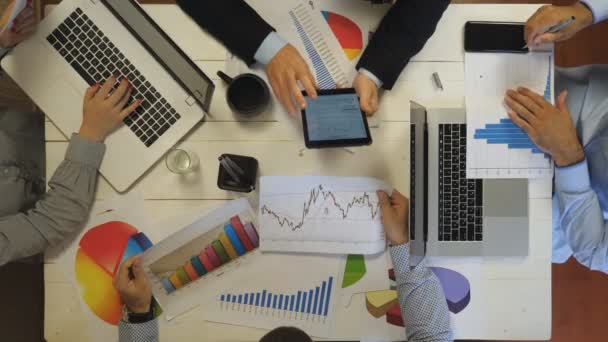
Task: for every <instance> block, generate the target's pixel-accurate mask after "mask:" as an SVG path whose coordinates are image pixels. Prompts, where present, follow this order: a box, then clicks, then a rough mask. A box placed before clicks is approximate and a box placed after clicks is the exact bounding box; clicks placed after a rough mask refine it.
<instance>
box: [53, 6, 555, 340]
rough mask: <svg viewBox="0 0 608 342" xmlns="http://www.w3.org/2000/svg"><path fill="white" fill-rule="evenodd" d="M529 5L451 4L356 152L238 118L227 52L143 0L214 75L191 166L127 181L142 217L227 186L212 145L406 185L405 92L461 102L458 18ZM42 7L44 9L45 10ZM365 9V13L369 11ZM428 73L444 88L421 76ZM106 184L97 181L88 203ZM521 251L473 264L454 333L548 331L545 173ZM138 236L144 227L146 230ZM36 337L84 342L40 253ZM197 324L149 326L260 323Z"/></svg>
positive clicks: (274, 119)
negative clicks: (465, 305) (314, 147)
mask: <svg viewBox="0 0 608 342" xmlns="http://www.w3.org/2000/svg"><path fill="white" fill-rule="evenodd" d="M370 6H371V5H370ZM537 7H538V5H452V6H450V8H449V9H448V11H447V12H446V14H445V15H444V17H443V19H442V20H441V22H440V24H439V26H438V28H437V32H436V34H435V36H434V37H433V38H432V39H431V40H430V41H429V42H428V43H427V45H426V47H425V49H424V50H423V51H422V52H421V53H420V54H419V55H418V56H416V57H415V58H414V61H412V62H411V63H410V64H409V66H408V67H407V69H406V71H405V72H404V73H403V74H402V76H401V77H400V79H399V81H398V83H397V85H396V86H395V88H394V90H393V91H391V92H389V93H385V94H384V96H383V98H382V100H381V105H380V113H379V114H378V115H380V119H381V124H380V126H379V127H378V128H373V129H372V136H373V138H374V144H373V145H372V146H370V147H366V148H360V149H356V152H355V153H354V154H351V153H349V152H346V151H345V150H342V149H337V150H323V151H311V150H305V151H303V153H301V150H302V148H303V147H304V143H303V141H302V140H301V138H300V136H299V135H294V134H293V133H294V131H293V130H292V129H290V128H286V125H285V122H284V120H280V118H279V117H278V115H279V114H276V113H271V112H269V113H265V114H262V115H260V116H258V117H255V118H252V119H249V120H242V118H240V117H238V116H236V115H234V114H233V113H232V112H231V111H230V110H229V108H228V106H227V104H226V100H225V86H224V85H223V83H222V82H221V81H220V80H219V79H218V78H217V77H216V76H215V74H216V71H217V70H224V69H225V60H226V55H227V52H226V50H225V48H223V47H222V46H221V45H220V44H218V43H217V42H216V41H214V40H213V39H212V38H210V37H209V36H208V35H207V34H206V33H204V32H202V31H201V30H200V29H199V28H198V27H197V26H196V25H195V24H194V23H193V22H192V21H190V20H189V19H188V18H187V17H185V15H184V14H183V13H181V11H180V10H179V9H178V8H177V6H174V5H146V6H144V8H145V9H146V11H148V13H149V14H150V15H151V16H152V17H153V18H154V19H155V20H156V21H157V22H158V23H159V25H160V26H161V27H162V28H163V29H164V30H165V31H166V32H167V33H168V34H169V35H170V36H171V37H172V38H173V39H174V40H175V41H176V43H177V44H178V45H179V46H180V47H181V48H182V49H183V50H184V51H185V52H186V54H188V55H189V56H190V58H192V59H193V60H194V61H195V62H196V63H197V65H199V67H200V68H201V69H202V70H203V71H204V72H205V73H206V74H207V75H209V76H210V77H211V78H212V79H214V82H215V84H216V87H217V88H216V93H215V95H214V99H213V103H212V106H211V110H210V112H211V115H210V116H208V118H207V121H206V122H204V123H202V124H201V125H200V126H199V127H197V128H195V129H194V130H193V131H192V133H191V134H189V135H188V136H187V137H186V138H185V139H184V140H183V141H182V142H180V144H183V145H186V146H188V147H189V148H191V149H194V150H195V151H197V153H198V155H199V157H200V160H201V168H200V171H199V172H198V173H197V174H196V175H194V176H193V177H189V178H188V179H187V180H186V179H184V178H182V177H180V176H178V175H174V174H172V173H171V172H169V171H168V170H167V168H166V167H165V165H164V162H163V161H161V162H160V163H157V165H155V166H154V167H153V168H152V169H151V171H150V172H149V173H148V174H147V175H146V176H145V177H144V178H142V179H141V180H140V181H139V182H138V183H137V184H136V185H135V187H134V188H133V189H132V191H137V192H140V193H142V194H143V196H144V198H145V199H146V209H147V210H149V213H150V215H151V219H152V220H162V219H163V218H166V217H173V216H176V215H178V214H179V213H183V212H190V213H194V212H205V211H207V210H209V209H211V208H213V207H216V206H218V205H220V204H221V203H222V202H224V201H225V200H228V199H232V198H234V196H235V194H233V193H229V192H225V191H223V190H220V189H218V188H217V186H216V179H217V169H218V165H217V157H218V156H219V155H220V154H222V153H236V154H244V155H251V156H254V157H256V158H257V159H258V160H259V161H260V173H261V175H311V174H321V175H334V176H371V177H377V178H380V179H384V180H385V181H386V182H388V183H389V184H392V185H393V186H394V187H395V188H397V189H399V190H401V191H403V192H404V193H407V191H408V189H409V122H408V120H409V101H410V100H415V101H417V102H419V103H422V104H423V105H425V106H427V107H463V106H464V97H463V96H464V64H463V59H464V56H463V48H462V27H463V25H464V22H465V21H467V20H496V21H525V20H526V19H527V17H528V16H529V15H530V14H531V13H533V12H534V11H535V9H536V8H537ZM51 9H52V8H51V6H49V8H47V10H51ZM370 13H374V11H373V10H372V11H370ZM435 71H437V72H439V74H440V75H441V78H442V81H443V85H444V88H445V91H443V92H440V91H438V90H436V89H435V87H434V86H433V84H432V80H431V74H432V73H433V72H435ZM46 141H47V142H46V150H47V174H49V175H50V174H52V172H53V171H54V170H55V169H56V168H57V166H58V165H59V163H60V162H61V160H62V159H63V155H64V152H65V150H66V147H67V139H66V137H65V136H64V135H63V134H61V133H60V132H59V131H58V130H57V128H56V127H55V126H54V125H53V124H52V123H51V122H47V123H46ZM115 195H116V193H115V192H114V190H113V189H112V188H111V187H110V186H109V184H108V183H107V182H106V181H105V180H104V179H103V178H100V181H99V187H98V192H97V198H98V200H103V199H105V198H109V197H113V196H115ZM529 195H530V254H529V257H528V258H526V259H524V260H521V259H520V260H504V261H491V262H484V263H483V264H482V265H481V272H482V273H483V275H484V277H485V279H487V280H486V281H485V282H484V285H483V286H484V296H486V298H484V300H485V301H486V303H487V309H486V314H485V318H484V320H485V324H483V325H477V326H471V327H464V328H463V329H459V333H458V335H457V336H456V337H457V338H471V339H545V340H546V339H549V337H550V332H551V201H550V197H551V182H550V180H543V181H531V182H530V194H529ZM179 228H180V227H164V228H162V229H160V230H159V231H154V232H150V235H151V236H154V237H157V238H160V237H164V236H167V235H169V234H171V233H173V232H174V231H176V230H178V229H179ZM147 233H148V232H147ZM45 289H46V296H45V297H46V303H45V336H46V339H47V340H48V341H50V342H52V341H86V340H87V339H88V336H87V331H86V323H85V322H84V321H83V318H82V315H81V314H80V313H81V310H82V309H81V307H80V305H79V302H78V297H77V296H78V294H77V292H76V290H75V289H73V288H72V286H71V285H70V283H69V282H68V281H66V280H65V279H64V277H63V273H62V272H61V270H60V267H59V266H58V265H57V264H56V263H55V260H53V258H52V257H47V260H46V265H45ZM228 331H229V332H228V334H227V329H225V327H220V326H218V325H217V324H212V323H207V322H202V321H201V319H200V318H199V317H198V316H197V315H196V311H194V312H191V313H188V314H185V315H183V316H181V317H178V318H176V319H175V320H174V324H173V325H172V326H171V327H170V328H168V329H163V330H162V331H161V337H162V339H163V340H164V341H235V340H239V341H243V340H257V339H258V338H259V337H260V336H261V335H262V334H263V333H264V332H263V331H261V330H256V329H249V328H240V327H231V328H230V329H228Z"/></svg>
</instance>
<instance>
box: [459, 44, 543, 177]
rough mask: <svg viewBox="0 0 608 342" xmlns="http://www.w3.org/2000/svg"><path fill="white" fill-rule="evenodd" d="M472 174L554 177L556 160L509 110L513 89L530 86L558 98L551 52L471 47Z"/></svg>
mask: <svg viewBox="0 0 608 342" xmlns="http://www.w3.org/2000/svg"><path fill="white" fill-rule="evenodd" d="M465 69H466V107H467V177H468V178H540V177H551V176H552V174H553V168H552V162H551V159H550V158H549V156H548V155H546V154H545V153H543V151H541V150H540V149H539V148H538V147H537V146H536V145H535V144H534V143H533V142H532V141H531V140H530V138H529V137H528V135H527V134H526V132H525V131H523V130H522V129H520V128H519V127H518V126H517V125H516V124H515V123H514V122H513V121H512V120H511V119H509V116H508V114H507V110H508V109H507V107H506V105H505V104H504V97H505V93H506V91H507V90H508V89H517V87H520V86H524V87H527V88H529V89H530V90H532V91H534V92H536V93H537V94H541V95H542V96H543V97H544V98H545V99H546V100H547V101H548V102H550V103H552V102H553V98H554V87H553V79H554V67H553V55H552V54H551V53H529V54H525V55H516V54H474V53H467V54H466V57H465Z"/></svg>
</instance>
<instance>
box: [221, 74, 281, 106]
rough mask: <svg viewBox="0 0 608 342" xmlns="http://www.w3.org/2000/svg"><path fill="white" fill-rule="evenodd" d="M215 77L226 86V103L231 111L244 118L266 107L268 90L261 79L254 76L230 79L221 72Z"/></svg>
mask: <svg viewBox="0 0 608 342" xmlns="http://www.w3.org/2000/svg"><path fill="white" fill-rule="evenodd" d="M217 75H218V76H219V77H220V78H221V79H222V80H223V81H224V82H226V83H227V84H228V91H227V92H226V101H228V105H229V106H230V108H231V109H232V110H233V111H235V112H238V113H240V114H242V115H246V116H254V115H257V114H260V113H261V112H263V111H264V110H265V109H266V108H267V107H268V104H269V103H270V90H269V89H268V85H266V82H264V80H263V79H262V78H261V77H259V76H257V75H254V74H242V75H239V76H237V77H235V78H232V77H230V76H228V75H226V74H225V73H224V72H222V71H218V72H217Z"/></svg>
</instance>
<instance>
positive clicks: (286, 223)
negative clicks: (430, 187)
mask: <svg viewBox="0 0 608 342" xmlns="http://www.w3.org/2000/svg"><path fill="white" fill-rule="evenodd" d="M295 195H297V196H299V195H300V194H295ZM340 195H342V196H346V195H348V196H351V195H352V196H351V197H350V198H349V199H346V200H344V198H340V197H338V196H340ZM282 196H285V195H282ZM372 197H376V195H375V194H374V195H371V194H369V193H367V192H363V193H360V192H348V193H344V192H342V193H341V194H336V193H335V192H333V191H331V190H327V189H325V186H323V185H318V186H317V187H315V188H314V189H312V190H311V191H310V194H309V196H308V200H307V201H306V202H305V203H304V205H303V206H302V212H301V214H299V215H298V216H296V217H289V216H285V215H284V214H281V213H280V212H277V211H275V210H274V209H272V208H271V207H269V206H267V205H263V206H262V208H261V209H260V214H261V215H262V216H270V217H272V218H274V220H275V221H276V223H277V224H278V225H279V226H281V227H283V228H289V229H291V230H292V231H296V230H299V229H302V227H303V226H304V223H305V222H306V221H307V219H309V218H312V219H314V220H322V221H332V220H343V221H359V220H361V221H373V220H375V219H376V218H377V217H378V213H379V211H380V206H379V203H378V200H377V198H376V199H372Z"/></svg>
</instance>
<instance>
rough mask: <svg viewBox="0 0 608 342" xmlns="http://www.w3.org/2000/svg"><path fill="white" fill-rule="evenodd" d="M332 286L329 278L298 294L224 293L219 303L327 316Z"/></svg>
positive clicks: (263, 291)
mask: <svg viewBox="0 0 608 342" xmlns="http://www.w3.org/2000/svg"><path fill="white" fill-rule="evenodd" d="M332 286H333V277H329V278H328V279H327V280H324V281H322V282H321V284H319V286H315V287H313V288H310V289H302V290H298V291H297V292H295V291H294V292H292V293H276V294H273V293H271V292H269V291H268V290H266V289H264V290H262V291H259V292H246V293H242V294H238V293H236V294H235V293H224V294H221V295H220V296H219V301H220V302H226V303H238V304H245V305H251V306H254V307H260V308H267V309H273V310H282V311H287V312H294V313H297V312H300V313H305V314H312V315H318V316H327V315H328V314H329V305H330V302H331V300H332V298H331V289H332ZM231 310H238V308H236V307H235V308H232V309H231ZM241 310H242V309H241Z"/></svg>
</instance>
